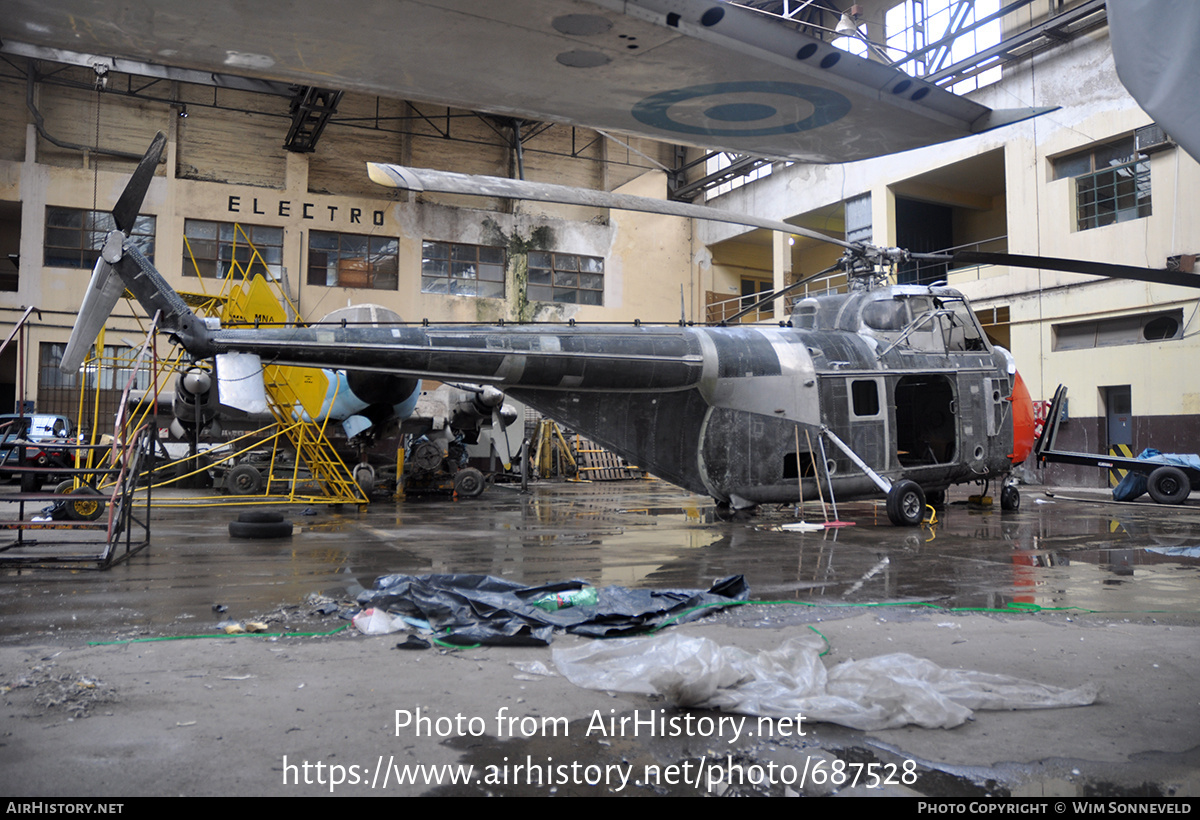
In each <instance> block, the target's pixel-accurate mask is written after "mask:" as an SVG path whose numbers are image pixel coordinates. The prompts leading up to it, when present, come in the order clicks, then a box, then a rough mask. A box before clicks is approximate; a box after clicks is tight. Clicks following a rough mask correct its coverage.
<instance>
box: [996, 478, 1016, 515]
mask: <svg viewBox="0 0 1200 820" xmlns="http://www.w3.org/2000/svg"><path fill="white" fill-rule="evenodd" d="M1000 509H1002V510H1009V511H1011V512H1016V511H1017V510H1019V509H1021V491H1020V490H1018V489H1017V488H1016V487H1014V486H1012V485H1011V484H1010V485H1009V486H1007V487H1005V488H1004V489H1002V490H1001V491H1000Z"/></svg>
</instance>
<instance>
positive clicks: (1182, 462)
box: [1113, 447, 1200, 501]
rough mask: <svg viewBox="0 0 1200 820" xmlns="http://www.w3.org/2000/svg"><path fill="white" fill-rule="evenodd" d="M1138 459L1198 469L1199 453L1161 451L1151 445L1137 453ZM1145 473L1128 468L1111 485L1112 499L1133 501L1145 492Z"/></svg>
mask: <svg viewBox="0 0 1200 820" xmlns="http://www.w3.org/2000/svg"><path fill="white" fill-rule="evenodd" d="M1137 458H1138V461H1151V462H1154V463H1155V464H1170V465H1171V466H1173V467H1187V468H1188V469H1191V470H1200V455H1197V454H1195V453H1162V452H1159V451H1158V450H1155V449H1154V448H1153V447H1147V448H1146V449H1145V450H1142V451H1141V452H1140V453H1138V455H1137ZM1149 483H1150V482H1149V475H1148V474H1147V473H1137V472H1134V471H1132V470H1130V471H1129V472H1128V473H1126V474H1125V477H1124V478H1122V479H1121V480H1120V481H1119V482H1118V483H1117V486H1115V487H1113V501H1134V500H1136V499H1138V498H1141V497H1142V496H1143V495H1145V493H1146V487H1147V486H1148V484H1149Z"/></svg>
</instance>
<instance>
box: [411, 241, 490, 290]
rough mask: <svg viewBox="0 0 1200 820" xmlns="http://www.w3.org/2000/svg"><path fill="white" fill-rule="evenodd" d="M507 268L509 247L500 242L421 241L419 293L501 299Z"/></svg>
mask: <svg viewBox="0 0 1200 820" xmlns="http://www.w3.org/2000/svg"><path fill="white" fill-rule="evenodd" d="M507 272H508V251H507V249H506V248H504V247H503V246H502V245H472V244H467V243H465V242H444V241H441V240H436V239H425V240H422V242H421V293H428V294H432V295H437V296H467V297H470V298H473V299H503V298H504V296H505V294H506V292H507V278H508V277H507ZM481 291H482V292H481Z"/></svg>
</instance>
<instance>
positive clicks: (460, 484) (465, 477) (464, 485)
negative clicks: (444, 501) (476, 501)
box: [454, 467, 487, 498]
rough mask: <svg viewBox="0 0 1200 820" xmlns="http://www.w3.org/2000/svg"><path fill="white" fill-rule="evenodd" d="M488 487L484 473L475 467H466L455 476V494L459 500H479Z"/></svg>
mask: <svg viewBox="0 0 1200 820" xmlns="http://www.w3.org/2000/svg"><path fill="white" fill-rule="evenodd" d="M486 487H487V481H486V480H485V479H484V477H483V473H481V472H479V471H478V470H476V469H475V468H474V467H464V468H462V469H461V470H459V471H458V472H457V473H455V474H454V492H455V494H456V495H457V496H458V497H459V498H477V497H478V496H480V495H482V494H483V491H484V488H486Z"/></svg>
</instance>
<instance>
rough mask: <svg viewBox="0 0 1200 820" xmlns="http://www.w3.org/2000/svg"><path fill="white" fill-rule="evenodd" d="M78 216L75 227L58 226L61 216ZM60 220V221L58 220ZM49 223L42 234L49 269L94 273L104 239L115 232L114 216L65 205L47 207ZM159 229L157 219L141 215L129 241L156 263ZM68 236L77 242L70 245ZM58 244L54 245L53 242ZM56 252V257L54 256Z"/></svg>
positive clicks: (134, 224)
mask: <svg viewBox="0 0 1200 820" xmlns="http://www.w3.org/2000/svg"><path fill="white" fill-rule="evenodd" d="M68 215H69V216H72V217H73V216H75V215H79V219H78V222H79V224H78V225H77V226H76V225H64V224H55V223H56V222H61V221H62V219H61V218H62V217H65V216H68ZM56 217H57V218H56ZM45 218H46V223H45V226H44V232H43V235H42V264H43V265H44V266H45V267H47V268H76V269H80V270H91V269H92V268H94V267H95V266H96V260H97V259H99V258H100V251H101V249H103V247H104V240H105V238H106V237H107V236H108V232H109V231H112V230H115V229H116V227H117V226H116V223H115V222H114V221H113V216H112V214H111V213H109V212H108V211H96V210H91V209H89V208H72V207H68V206H65V205H47V206H46V211H45ZM157 230H158V217H156V216H155V215H154V214H138V215H137V218H136V219H134V222H133V229H132V230H131V231H130V232H129V239H130V240H131V241H132V242H133V244H134V245H135V246H136V247H137V249H138V250H140V251H141V252H142V255H143V256H145V257H146V258H147V259H149V260H150V261H151V262H153V261H154V245H155V235H156V233H157ZM68 235H74V236H75V237H76V238H75V239H74V241H72V242H70V243H68V242H67V241H66V240H67V239H68ZM52 238H53V239H54V241H55V244H53V245H52V244H51V239H52ZM52 253H53V256H52Z"/></svg>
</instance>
